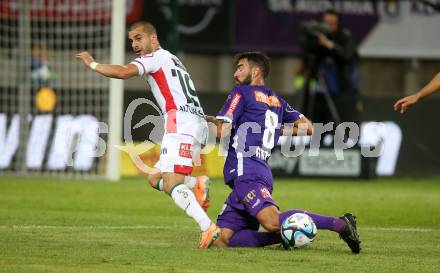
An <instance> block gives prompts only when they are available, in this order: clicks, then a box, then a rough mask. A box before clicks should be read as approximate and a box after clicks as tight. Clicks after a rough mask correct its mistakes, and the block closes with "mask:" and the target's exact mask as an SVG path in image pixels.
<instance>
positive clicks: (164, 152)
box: [160, 148, 168, 155]
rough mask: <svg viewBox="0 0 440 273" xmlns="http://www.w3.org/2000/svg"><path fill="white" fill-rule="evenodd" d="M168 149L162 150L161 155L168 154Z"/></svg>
mask: <svg viewBox="0 0 440 273" xmlns="http://www.w3.org/2000/svg"><path fill="white" fill-rule="evenodd" d="M167 152H168V151H167V148H162V149H160V154H161V155H166V154H167Z"/></svg>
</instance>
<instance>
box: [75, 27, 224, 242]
mask: <svg viewBox="0 0 440 273" xmlns="http://www.w3.org/2000/svg"><path fill="white" fill-rule="evenodd" d="M128 37H129V39H130V41H131V46H132V48H133V51H134V53H135V54H136V55H137V56H138V57H137V58H136V59H135V60H134V61H132V62H131V63H129V64H127V65H112V64H101V63H97V62H95V60H94V59H93V57H92V56H91V55H90V54H89V53H88V52H81V53H78V54H77V55H76V57H77V58H79V59H81V60H82V61H83V62H84V64H85V65H86V66H87V67H89V68H91V69H92V70H94V71H96V72H98V73H99V74H102V75H104V76H106V77H110V78H117V79H128V78H132V77H134V76H141V77H143V78H144V79H145V80H146V81H147V82H148V84H149V85H150V87H151V90H152V92H153V95H154V97H155V99H156V101H157V104H158V105H159V107H160V108H161V110H162V113H163V114H164V118H165V134H164V136H163V139H162V144H161V155H160V159H159V161H158V162H157V164H156V165H155V171H154V172H152V173H150V174H149V183H150V185H151V186H152V187H154V188H156V189H158V190H163V191H165V192H166V193H167V194H169V195H170V196H171V197H172V199H173V200H174V202H175V203H176V205H177V206H178V207H180V208H181V209H182V210H184V211H185V212H186V214H187V215H188V216H190V217H192V218H193V219H194V220H195V221H196V222H197V223H198V224H199V226H200V229H201V231H202V233H201V239H200V243H199V248H208V247H209V246H210V245H211V244H212V242H213V241H214V240H215V239H216V238H217V237H218V236H219V232H220V230H219V228H218V227H217V225H215V224H214V223H213V222H212V221H211V220H210V219H209V217H208V215H207V214H206V213H205V211H204V209H203V208H202V206H201V205H200V204H202V205H203V206H205V209H206V206H207V201H209V200H207V199H208V187H209V180H208V179H207V177H198V178H195V177H190V176H188V175H189V174H190V173H191V171H192V166H193V160H194V159H195V157H197V156H198V154H197V152H198V151H200V149H201V146H202V145H203V144H205V141H206V138H207V124H206V121H205V119H204V113H203V109H202V107H201V106H200V102H199V99H198V98H197V95H196V93H195V88H194V84H193V82H192V81H191V78H190V76H189V74H188V72H187V71H186V69H185V67H184V66H183V65H182V63H181V62H180V60H179V59H178V58H177V57H176V56H174V55H173V54H171V53H170V52H169V51H167V50H165V49H163V48H161V47H160V43H159V40H158V37H157V33H156V29H155V28H154V26H153V25H152V24H151V23H149V22H137V23H135V24H133V25H132V26H131V28H130V31H129V33H128ZM191 188H194V189H195V192H196V193H197V192H198V193H199V194H198V195H199V197H198V198H196V196H195V195H194V193H193V192H192V191H191ZM197 189H199V190H198V191H197ZM197 199H198V200H197ZM199 203H200V204H199Z"/></svg>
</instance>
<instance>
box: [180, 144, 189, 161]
mask: <svg viewBox="0 0 440 273" xmlns="http://www.w3.org/2000/svg"><path fill="white" fill-rule="evenodd" d="M191 146H192V145H191V144H189V143H181V144H180V148H179V156H180V157H186V158H192V152H191Z"/></svg>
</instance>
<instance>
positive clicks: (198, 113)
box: [131, 48, 208, 144]
mask: <svg viewBox="0 0 440 273" xmlns="http://www.w3.org/2000/svg"><path fill="white" fill-rule="evenodd" d="M131 63H132V64H134V65H136V67H137V68H138V70H139V75H140V76H142V77H143V78H144V79H145V80H146V81H147V82H148V84H149V85H150V88H151V90H152V92H153V95H154V97H155V99H156V101H157V103H158V105H159V107H160V109H161V111H162V114H163V115H164V118H165V133H179V134H185V135H191V136H193V137H194V138H195V139H196V140H197V141H198V142H200V143H201V144H204V143H205V142H206V138H207V132H208V129H207V128H208V127H207V123H206V121H205V118H204V113H203V109H202V107H201V105H200V101H199V99H198V97H197V94H196V90H195V87H194V83H193V82H192V80H191V78H190V76H189V74H188V72H187V71H186V68H185V66H183V64H182V62H181V61H180V60H179V59H178V58H177V57H176V56H174V55H173V54H171V53H170V52H169V51H167V50H165V49H162V48H159V49H158V50H156V51H155V52H153V53H151V54H146V55H143V56H140V57H138V58H136V59H135V60H134V61H132V62H131Z"/></svg>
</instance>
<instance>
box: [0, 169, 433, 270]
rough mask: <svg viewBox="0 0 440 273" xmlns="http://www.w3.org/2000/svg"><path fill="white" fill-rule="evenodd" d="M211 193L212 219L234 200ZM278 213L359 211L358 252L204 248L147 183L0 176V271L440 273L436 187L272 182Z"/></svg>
mask: <svg viewBox="0 0 440 273" xmlns="http://www.w3.org/2000/svg"><path fill="white" fill-rule="evenodd" d="M228 192H229V189H228V188H227V187H226V186H224V185H223V183H222V182H221V181H220V180H216V181H214V183H213V187H212V192H211V193H212V203H211V208H210V211H209V215H210V217H211V219H215V218H216V214H217V213H218V211H219V209H220V208H221V206H222V203H223V201H224V199H225V197H226V195H227V194H228ZM274 198H275V200H277V202H278V204H279V205H280V207H281V209H282V210H283V209H293V208H302V209H307V210H311V211H314V212H317V213H322V214H329V215H342V214H343V213H344V212H347V211H349V212H354V213H355V214H356V215H357V216H358V227H359V232H360V236H361V239H362V241H363V243H362V248H363V250H362V253H361V254H360V255H353V254H352V253H351V252H350V250H349V249H348V247H347V246H346V245H345V243H344V242H343V241H342V240H340V239H339V238H338V237H337V235H336V234H334V233H332V232H328V231H319V232H318V237H317V239H316V241H315V242H313V243H312V244H311V245H310V246H308V247H306V248H304V249H300V250H294V251H284V250H282V249H280V248H278V247H275V246H274V247H267V248H260V249H250V248H241V249H208V250H204V251H201V250H198V249H197V247H196V246H197V243H198V236H199V233H198V227H197V226H196V224H195V223H193V222H192V220H191V219H189V218H188V217H187V216H185V215H184V214H183V212H182V211H180V210H179V209H178V208H176V207H175V205H174V204H173V203H172V201H171V200H170V197H168V196H167V195H165V194H163V193H159V192H157V191H155V190H153V189H151V188H149V187H147V185H146V183H145V182H144V181H143V180H141V179H136V180H134V179H126V180H124V181H122V182H121V183H110V182H101V181H65V180H55V179H48V178H12V177H2V178H0V272H7V273H15V272H26V273H31V272H45V273H46V272H54V273H55V272H56V273H60V272H75V273H78V272H106V273H110V272H117V273H122V272H148V273H149V272H200V273H208V272H212V273H214V272H229V273H239V272H252V273H256V272H265V273H267V272H386V273H390V272H405V273H407V272H440V180H439V179H423V180H422V179H409V178H408V179H380V180H376V181H348V180H344V181H337V180H319V181H317V180H293V179H292V180H291V181H288V180H281V179H276V181H275V190H274Z"/></svg>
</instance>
